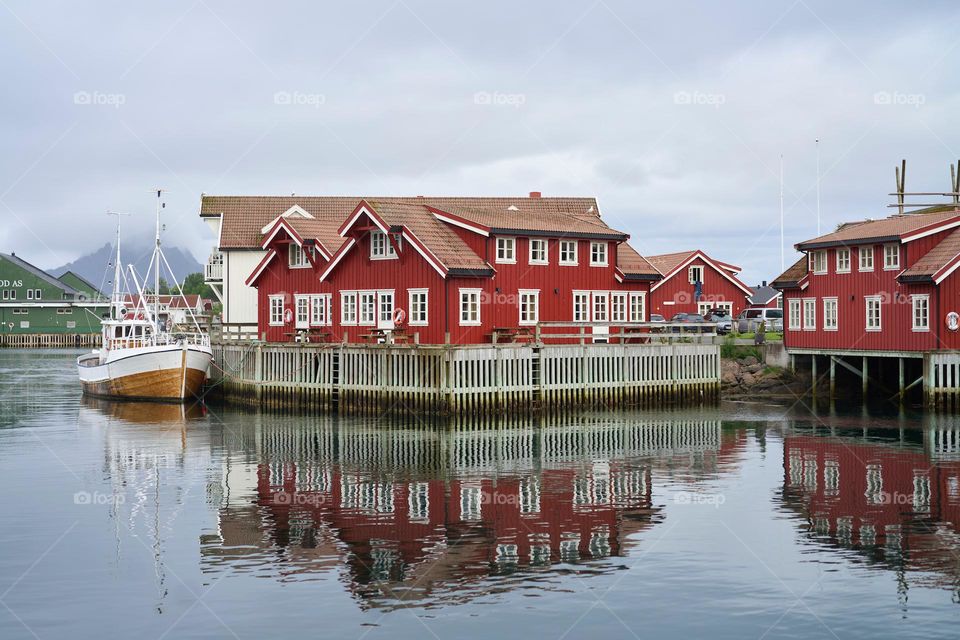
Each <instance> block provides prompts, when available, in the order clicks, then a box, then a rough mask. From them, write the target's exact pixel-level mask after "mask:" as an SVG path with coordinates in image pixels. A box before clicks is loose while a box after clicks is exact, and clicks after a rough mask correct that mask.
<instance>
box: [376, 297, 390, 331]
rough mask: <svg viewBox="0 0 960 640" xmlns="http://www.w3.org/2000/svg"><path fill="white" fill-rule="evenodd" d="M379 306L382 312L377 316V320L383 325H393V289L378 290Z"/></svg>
mask: <svg viewBox="0 0 960 640" xmlns="http://www.w3.org/2000/svg"><path fill="white" fill-rule="evenodd" d="M377 298H378V300H379V302H378V305H377V306H378V308H379V309H380V314H379V316H378V318H377V322H378V324H379V326H381V327H384V326H386V327H392V326H393V291H392V290H391V291H378V292H377Z"/></svg>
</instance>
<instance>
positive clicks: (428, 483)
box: [201, 416, 724, 607]
mask: <svg viewBox="0 0 960 640" xmlns="http://www.w3.org/2000/svg"><path fill="white" fill-rule="evenodd" d="M232 435H233V437H235V438H239V439H241V440H242V443H238V444H240V445H241V446H242V447H244V448H245V449H247V450H248V451H251V452H253V451H255V452H256V454H255V456H256V460H257V462H256V464H255V465H253V466H249V465H246V466H245V465H240V469H238V470H235V469H230V468H228V469H226V470H225V478H224V485H225V489H224V493H225V495H233V496H237V498H236V499H229V500H225V504H224V505H223V506H222V507H221V509H220V511H219V535H216V536H210V537H206V538H204V540H203V541H202V542H203V547H202V550H201V553H202V557H203V562H204V563H205V567H206V571H209V572H210V573H214V574H219V573H220V572H222V571H231V570H232V571H241V572H257V573H259V574H267V575H271V576H273V577H275V578H277V579H280V580H304V579H310V577H311V575H312V574H317V573H323V572H329V571H343V573H344V575H343V579H344V580H345V581H346V583H347V584H348V585H349V588H350V590H351V591H352V592H353V593H354V594H355V596H356V597H357V598H358V599H359V600H360V602H361V603H362V604H363V605H364V606H380V607H395V606H400V605H409V604H415V603H421V604H431V605H432V604H436V603H438V602H445V601H446V602H458V601H467V600H470V599H473V598H475V597H478V596H483V595H488V594H490V593H496V592H498V591H501V590H505V589H510V588H513V587H514V586H516V585H517V584H518V583H519V582H520V581H521V580H522V581H523V583H524V584H525V586H526V587H530V586H532V585H534V584H538V585H539V586H540V587H542V588H549V582H550V573H551V571H553V572H563V571H577V572H578V573H583V574H590V573H598V572H607V571H615V570H618V569H620V568H623V563H615V562H610V561H609V560H607V559H608V558H610V557H619V556H626V555H627V554H628V551H629V550H630V549H631V548H632V547H634V546H636V545H637V544H639V542H638V541H637V540H636V539H635V538H634V537H633V534H636V533H638V532H641V531H643V530H645V529H648V528H650V527H653V526H655V525H656V524H657V523H659V522H660V521H661V520H662V518H663V516H662V510H663V508H662V506H657V505H656V504H655V502H654V500H653V494H652V484H653V480H654V477H655V476H657V474H661V473H662V474H664V475H672V474H675V473H679V474H682V475H686V474H692V475H694V476H698V475H699V476H700V477H703V476H705V475H707V474H710V473H713V472H714V471H715V470H716V468H717V464H718V456H719V455H720V454H721V450H722V448H723V446H724V438H723V437H722V433H721V429H720V424H719V422H718V421H716V420H695V419H694V420H685V419H683V418H682V417H681V418H680V419H677V418H673V419H664V420H661V421H651V420H650V419H649V418H647V419H646V420H642V419H640V420H628V419H627V418H626V417H625V416H617V417H610V416H605V417H596V418H590V417H583V418H577V419H571V420H568V421H563V422H560V423H558V424H555V425H548V426H545V427H542V428H535V427H533V426H529V425H528V426H521V427H510V428H499V429H489V428H483V429H479V428H468V427H456V428H450V429H436V428H409V427H407V428H385V427H384V426H383V425H378V424H375V423H364V422H359V421H351V422H349V423H345V424H339V425H338V424H335V423H334V422H333V421H332V420H324V419H320V418H316V419H307V420H303V419H301V420H298V421H297V422H296V423H295V424H292V423H289V422H287V423H284V421H282V420H277V421H276V422H272V421H271V419H270V418H266V417H265V418H263V422H262V423H260V424H258V425H257V426H256V428H255V429H254V432H253V433H250V432H249V431H244V432H242V433H234V434H232ZM534 574H536V575H534ZM492 577H497V578H498V580H496V581H495V582H494V581H491V580H488V579H489V578H492ZM511 578H513V579H511Z"/></svg>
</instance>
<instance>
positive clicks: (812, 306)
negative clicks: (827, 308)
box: [803, 298, 817, 331]
mask: <svg viewBox="0 0 960 640" xmlns="http://www.w3.org/2000/svg"><path fill="white" fill-rule="evenodd" d="M816 329H817V299H816V298H804V300H803V330H804V331H816Z"/></svg>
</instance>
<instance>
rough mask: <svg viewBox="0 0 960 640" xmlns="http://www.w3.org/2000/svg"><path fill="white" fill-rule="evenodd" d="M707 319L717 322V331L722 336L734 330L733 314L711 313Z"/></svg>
mask: <svg viewBox="0 0 960 640" xmlns="http://www.w3.org/2000/svg"><path fill="white" fill-rule="evenodd" d="M707 321H708V322H716V323H717V333H718V334H720V335H722V336H723V335H726V334H728V333H730V332H731V331H733V316H731V315H729V314H727V313H711V314H710V316H709V317H708V318H707Z"/></svg>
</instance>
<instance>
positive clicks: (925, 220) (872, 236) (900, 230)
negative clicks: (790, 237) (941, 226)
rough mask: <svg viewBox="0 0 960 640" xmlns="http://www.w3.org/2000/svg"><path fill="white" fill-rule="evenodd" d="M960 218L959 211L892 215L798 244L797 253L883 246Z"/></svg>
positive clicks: (855, 223) (866, 221)
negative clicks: (871, 243) (824, 248)
mask: <svg viewBox="0 0 960 640" xmlns="http://www.w3.org/2000/svg"><path fill="white" fill-rule="evenodd" d="M958 216H960V210H956V209H951V210H948V211H937V212H933V213H914V214H906V215H902V216H901V215H895V216H890V217H889V218H883V219H881V220H864V221H862V222H848V223H846V224H844V225H842V226H841V227H840V228H839V229H837V230H836V231H834V232H833V233H828V234H825V235H822V236H819V237H817V238H813V239H811V240H805V241H803V242H801V243H799V244H797V249H798V250H800V251H805V250H808V249H818V248H822V247H830V246H837V245H844V244H861V243H864V242H882V241H890V240H897V239H899V238H900V237H901V236H903V235H905V234H908V233H910V232H911V231H916V230H918V229H922V228H923V227H926V226H929V225H935V224H937V223H940V222H946V221H947V220H950V219H952V218H956V217H958Z"/></svg>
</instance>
